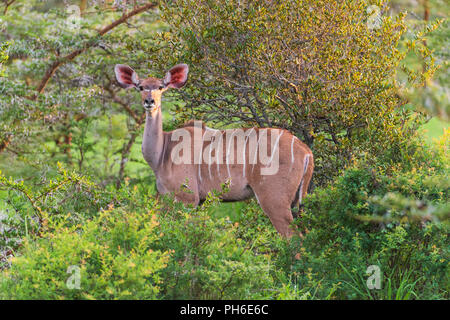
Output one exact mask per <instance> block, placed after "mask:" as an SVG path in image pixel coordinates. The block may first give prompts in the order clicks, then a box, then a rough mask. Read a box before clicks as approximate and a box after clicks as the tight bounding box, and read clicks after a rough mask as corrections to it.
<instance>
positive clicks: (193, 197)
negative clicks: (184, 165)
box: [175, 178, 200, 207]
mask: <svg viewBox="0 0 450 320" xmlns="http://www.w3.org/2000/svg"><path fill="white" fill-rule="evenodd" d="M194 181H195V180H194V179H193V178H191V179H188V183H187V184H186V183H183V184H182V185H181V186H180V188H179V189H178V190H177V191H176V192H175V200H176V201H181V202H183V203H184V204H185V205H193V206H194V207H196V206H198V204H199V202H200V197H199V194H198V188H197V183H195V182H194Z"/></svg>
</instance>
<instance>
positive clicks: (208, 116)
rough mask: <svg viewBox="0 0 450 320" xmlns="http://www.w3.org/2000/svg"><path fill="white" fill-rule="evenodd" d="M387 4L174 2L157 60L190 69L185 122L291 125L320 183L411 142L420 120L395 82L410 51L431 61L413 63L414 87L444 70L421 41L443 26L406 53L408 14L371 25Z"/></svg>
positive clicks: (166, 13) (166, 11)
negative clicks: (355, 158)
mask: <svg viewBox="0 0 450 320" xmlns="http://www.w3.org/2000/svg"><path fill="white" fill-rule="evenodd" d="M386 3H387V1H352V0H345V1H342V0H332V1H330V0H320V1H317V0H301V1H300V0H289V1H256V2H255V1H241V0H232V1H226V2H223V1H219V0H214V1H209V0H208V1H206V0H205V1H203V0H201V1H197V0H177V1H172V2H169V3H167V4H164V5H163V11H162V12H163V15H162V17H163V20H164V21H165V22H166V23H167V24H169V25H170V27H171V29H170V33H165V34H164V37H163V39H164V40H163V42H162V43H161V44H162V45H164V46H163V47H162V48H161V49H160V50H158V51H155V52H156V53H152V60H155V61H158V60H162V59H160V58H161V57H169V56H172V57H173V58H172V59H173V60H174V61H184V62H186V63H188V64H189V65H190V68H191V69H190V70H191V71H190V80H189V83H190V86H188V89H186V90H185V92H186V93H183V99H184V100H185V101H186V102H187V105H186V106H180V107H179V108H178V112H179V113H180V114H181V116H180V117H181V118H182V119H185V118H190V117H192V115H193V114H194V115H195V116H196V117H198V118H201V119H203V120H211V121H214V122H216V123H218V124H219V125H228V124H234V123H240V124H241V125H242V123H245V124H246V125H258V126H276V127H281V128H286V129H289V130H290V131H291V132H293V133H295V134H296V135H297V136H298V137H299V138H300V139H302V140H303V141H304V142H305V143H307V144H308V145H309V146H310V147H312V149H313V152H314V155H315V164H316V175H315V178H314V179H315V181H319V182H321V183H323V182H325V181H327V180H329V179H331V177H333V176H336V174H337V172H338V170H339V169H341V168H343V167H344V166H345V165H346V164H348V163H349V160H350V158H351V156H352V155H357V154H359V152H361V150H365V151H370V152H372V153H374V154H375V153H377V152H379V150H380V149H381V148H384V147H385V146H386V145H393V144H395V145H400V144H401V143H403V142H404V141H405V140H407V139H409V137H410V135H411V132H412V131H411V128H414V125H412V124H411V123H408V121H406V119H407V118H408V113H403V112H401V108H400V107H401V106H403V105H405V104H406V102H407V101H406V100H405V99H403V98H401V96H402V94H401V91H402V90H403V89H402V86H401V85H400V83H399V82H398V79H397V78H396V75H397V71H398V70H399V69H400V66H401V62H402V60H403V58H404V57H405V55H406V52H407V51H408V50H413V51H414V52H415V54H418V55H420V56H424V57H426V58H427V59H426V60H425V61H426V62H425V63H424V65H423V67H422V66H420V67H419V68H417V70H411V69H412V68H411V67H409V68H406V67H405V68H404V69H405V70H407V71H408V75H409V81H410V84H412V85H414V86H420V85H423V83H424V82H425V80H426V79H428V78H430V77H431V76H432V75H433V73H434V71H435V70H436V66H435V64H434V59H433V56H432V54H431V50H430V49H429V48H427V47H424V46H423V43H422V41H421V40H422V38H423V37H425V35H426V34H427V32H429V31H431V30H432V29H434V28H436V27H437V26H438V24H439V23H436V24H434V25H433V26H431V27H429V28H428V29H426V30H425V31H420V32H419V33H418V34H417V35H415V36H414V37H409V36H408V46H406V48H405V49H404V50H402V51H401V50H400V48H401V40H402V39H403V38H402V37H404V36H405V32H406V30H407V27H406V23H405V15H404V14H399V15H397V16H389V15H387V14H386V13H383V11H382V13H383V14H382V16H381V17H380V23H379V25H376V24H375V26H374V27H373V26H372V25H373V24H374V22H373V21H372V20H373V18H374V17H373V14H372V12H373V10H372V11H370V10H369V9H370V8H371V7H370V6H371V5H376V6H377V8H378V9H380V10H381V9H383V10H384V8H385V7H386ZM409 38H411V39H409ZM166 43H168V45H166ZM169 53H170V54H169ZM153 54H154V55H155V56H154V57H153ZM163 60H164V63H166V60H165V59H163Z"/></svg>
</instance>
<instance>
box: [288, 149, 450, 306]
mask: <svg viewBox="0 0 450 320" xmlns="http://www.w3.org/2000/svg"><path fill="white" fill-rule="evenodd" d="M429 152H430V150H426V149H425V148H418V149H417V154H416V157H415V158H411V160H410V161H409V162H406V161H405V162H404V163H403V164H404V166H403V167H401V166H396V167H394V168H389V170H386V169H385V168H383V166H378V167H377V166H374V163H373V162H371V161H366V160H365V159H360V160H359V161H357V162H355V164H354V165H353V166H352V167H350V168H348V169H346V170H345V171H344V172H343V174H342V175H341V177H339V178H338V179H337V180H336V181H335V182H334V183H333V184H331V185H330V186H328V187H326V188H318V189H316V190H315V191H314V194H312V195H310V196H309V197H308V198H307V199H306V202H305V212H304V215H303V218H302V220H301V221H300V226H301V227H302V228H304V229H305V230H306V236H305V238H304V239H303V241H302V245H301V246H295V245H294V244H293V245H292V247H291V250H293V251H294V252H295V250H299V251H300V254H301V259H299V260H297V261H296V262H295V263H294V264H293V265H292V266H289V267H290V268H292V271H293V272H294V275H295V276H296V281H297V283H299V284H300V285H301V286H312V285H313V284H312V283H317V282H318V281H320V286H319V287H318V297H326V296H328V295H329V292H330V290H331V289H333V288H336V290H335V294H334V295H333V296H332V297H333V298H342V299H354V298H358V299H411V298H420V299H447V298H448V297H449V294H448V289H449V287H448V283H449V282H448V275H449V271H450V266H449V263H448V262H449V258H450V257H449V254H450V252H449V248H450V246H449V241H448V232H449V226H448V222H449V218H450V205H449V203H448V198H449V188H448V183H449V182H448V165H445V163H446V162H447V160H446V158H448V153H440V152H439V151H436V152H435V153H434V156H435V157H436V158H435V159H434V160H433V161H429V162H428V165H429V166H427V167H425V166H423V163H422V158H421V157H420V156H419V155H421V154H422V153H423V154H422V155H424V154H426V153H428V155H429V156H430V153H429ZM430 162H433V163H436V164H439V165H438V166H433V165H432V164H431V165H430ZM369 163H370V164H369ZM433 181H440V183H433ZM371 265H376V266H378V267H379V268H380V270H381V289H379V290H377V289H373V290H370V289H369V288H368V286H367V284H366V281H367V279H368V277H369V275H367V274H366V270H367V268H368V267H369V266H371Z"/></svg>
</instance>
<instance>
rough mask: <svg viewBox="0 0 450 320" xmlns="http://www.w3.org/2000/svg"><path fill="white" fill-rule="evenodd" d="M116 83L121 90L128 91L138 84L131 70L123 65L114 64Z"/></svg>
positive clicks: (137, 79)
mask: <svg viewBox="0 0 450 320" xmlns="http://www.w3.org/2000/svg"><path fill="white" fill-rule="evenodd" d="M114 72H115V73H116V79H117V82H119V84H120V86H121V87H122V88H125V89H128V88H133V87H136V86H137V85H138V84H139V77H138V75H137V73H136V72H134V70H133V69H131V68H130V67H129V66H126V65H124V64H116V66H115V67H114Z"/></svg>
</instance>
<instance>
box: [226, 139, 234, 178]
mask: <svg viewBox="0 0 450 320" xmlns="http://www.w3.org/2000/svg"><path fill="white" fill-rule="evenodd" d="M233 135H234V132H233V133H232V134H231V139H230V141H228V146H227V153H226V155H225V162H226V164H227V171H228V177H229V178H231V172H230V162H229V160H228V156H229V155H230V146H231V142H232V141H233Z"/></svg>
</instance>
